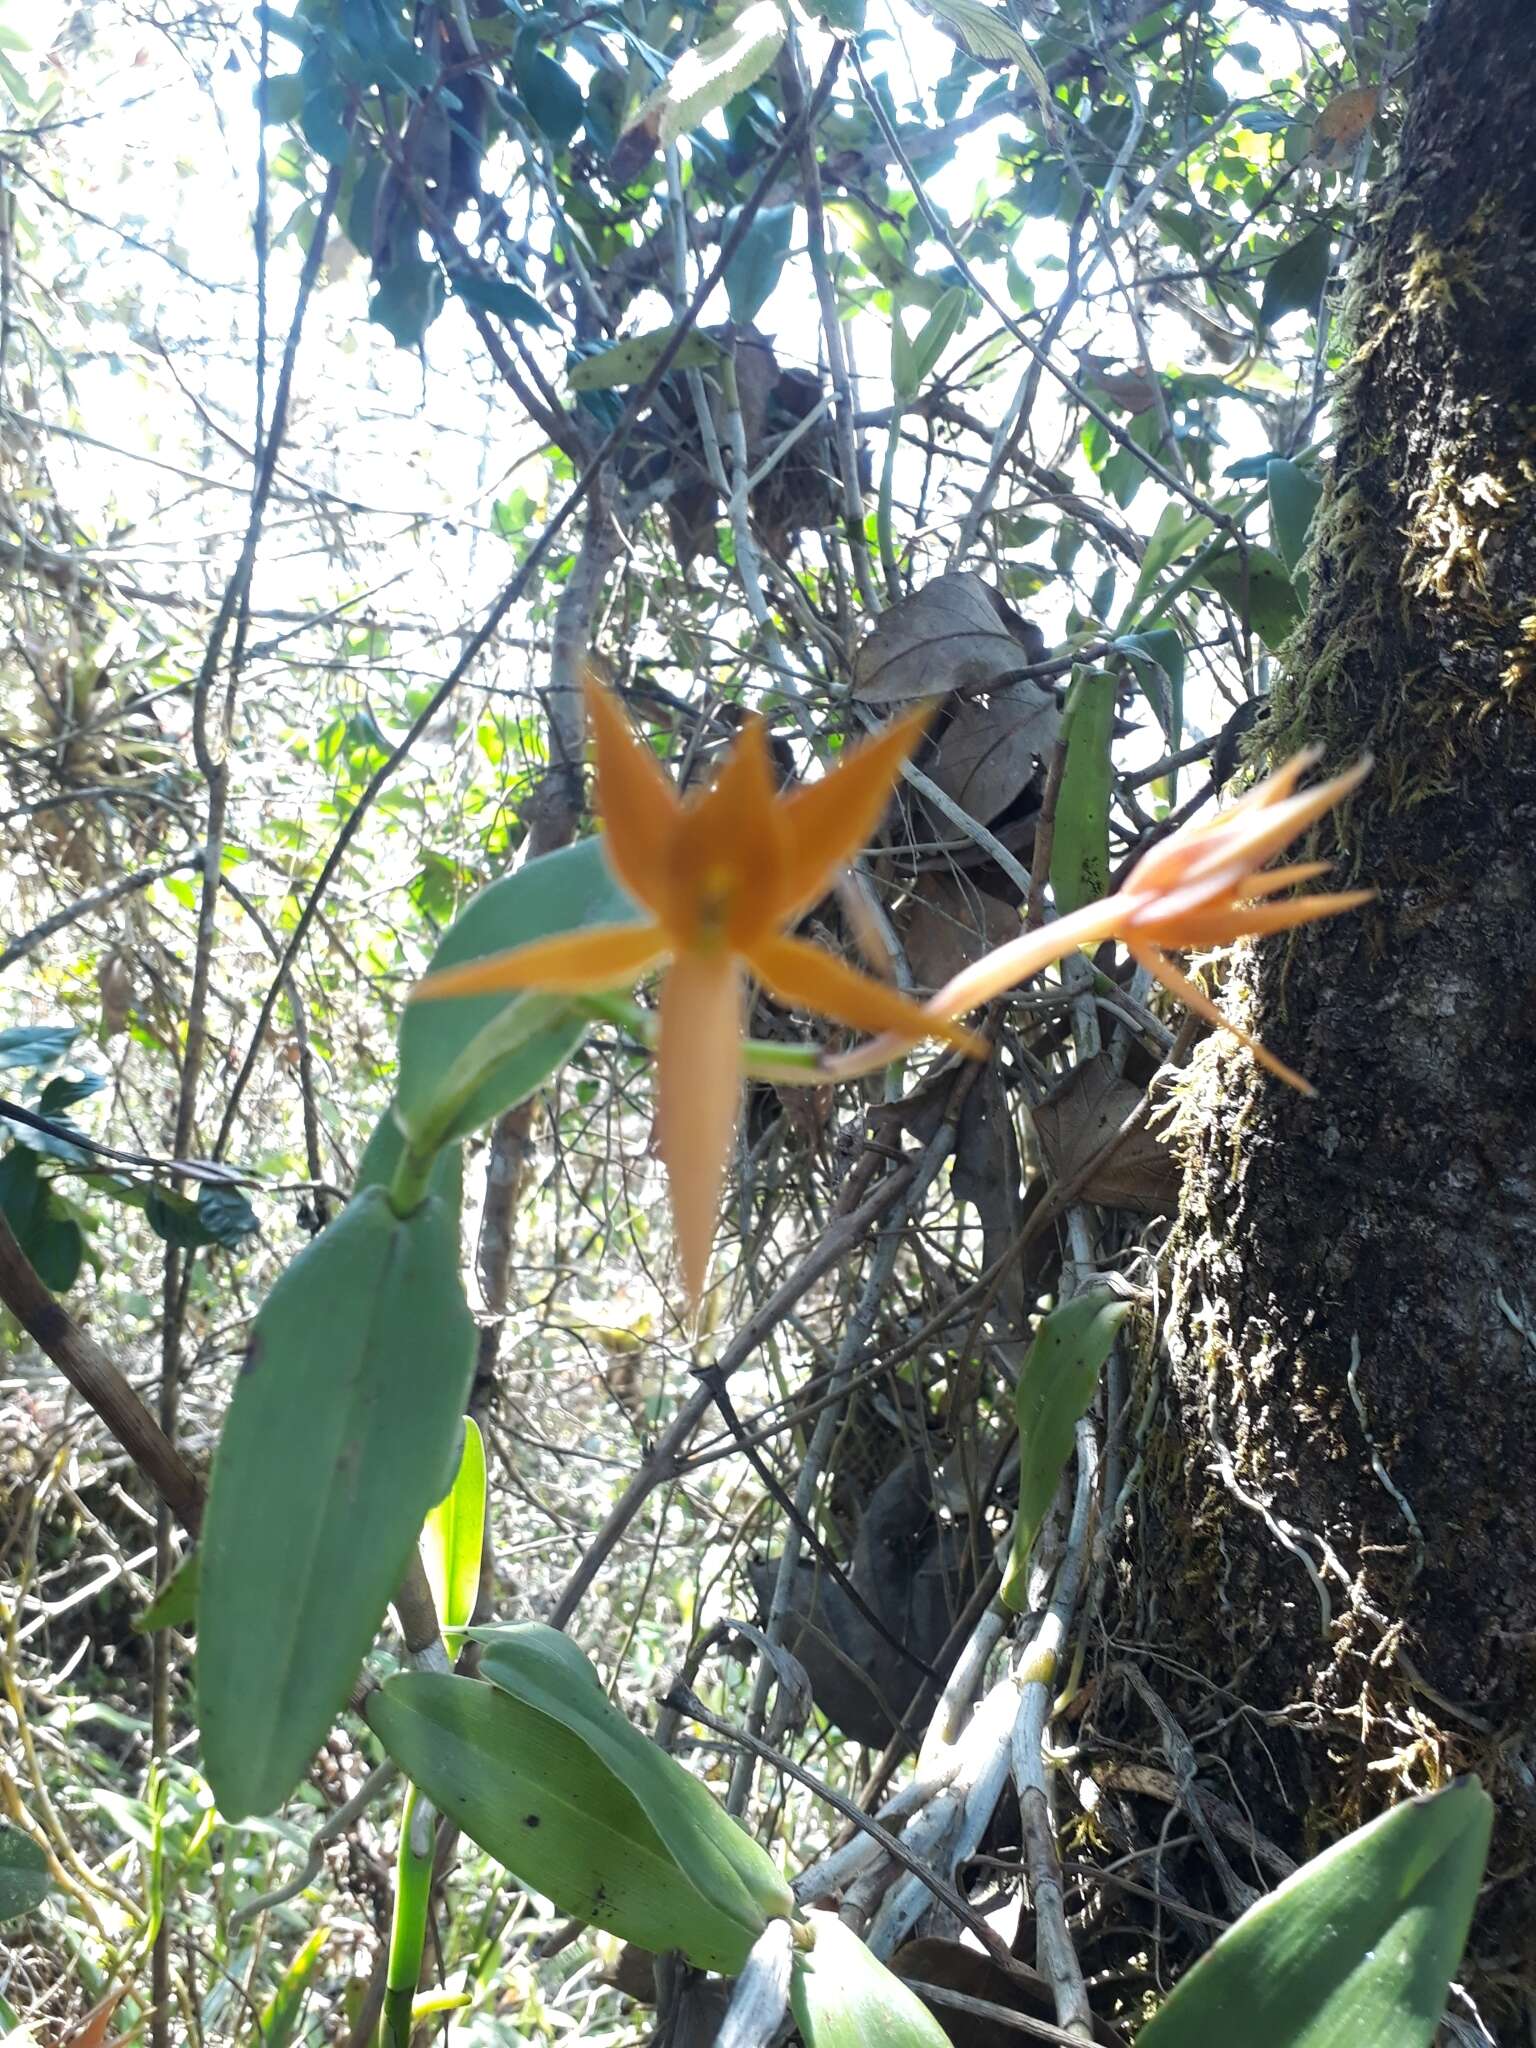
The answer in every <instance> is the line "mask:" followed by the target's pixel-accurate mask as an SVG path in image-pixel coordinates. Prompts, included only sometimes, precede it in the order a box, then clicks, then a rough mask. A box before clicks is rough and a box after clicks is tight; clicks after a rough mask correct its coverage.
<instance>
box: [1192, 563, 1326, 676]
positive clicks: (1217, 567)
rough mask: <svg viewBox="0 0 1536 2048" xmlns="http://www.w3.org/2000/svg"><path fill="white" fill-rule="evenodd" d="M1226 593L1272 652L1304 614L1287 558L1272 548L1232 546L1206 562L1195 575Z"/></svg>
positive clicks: (1215, 589)
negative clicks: (1287, 565) (1274, 553)
mask: <svg viewBox="0 0 1536 2048" xmlns="http://www.w3.org/2000/svg"><path fill="white" fill-rule="evenodd" d="M1195 580H1196V581H1197V582H1199V583H1203V584H1204V585H1205V586H1206V588H1207V589H1209V590H1214V591H1215V592H1216V594H1217V596H1218V597H1224V598H1225V599H1226V601H1227V603H1228V604H1229V605H1231V607H1232V609H1233V611H1235V612H1236V613H1237V614H1238V616H1239V617H1240V618H1241V619H1242V620H1243V621H1244V623H1245V624H1246V625H1248V626H1250V627H1251V628H1252V629H1253V631H1254V632H1255V633H1257V634H1258V636H1259V638H1260V639H1261V640H1262V641H1263V642H1264V645H1265V646H1266V647H1268V648H1269V649H1270V650H1271V651H1272V652H1273V651H1274V650H1275V649H1277V648H1280V647H1283V646H1284V645H1285V642H1286V641H1287V640H1288V639H1289V638H1290V637H1291V634H1292V632H1293V631H1294V630H1295V627H1296V624H1297V622H1298V620H1299V619H1300V617H1301V600H1300V598H1298V597H1297V595H1296V587H1295V585H1294V584H1293V583H1292V581H1291V579H1290V577H1289V576H1288V575H1287V573H1286V568H1285V564H1284V562H1282V561H1281V559H1280V557H1279V556H1278V555H1272V554H1271V553H1270V551H1269V549H1268V548H1254V547H1250V548H1243V549H1238V548H1232V549H1229V550H1228V551H1227V552H1226V553H1224V554H1219V555H1212V556H1211V557H1210V559H1209V560H1208V561H1206V562H1204V563H1202V565H1201V567H1200V571H1199V574H1198V576H1197V577H1196V579H1195Z"/></svg>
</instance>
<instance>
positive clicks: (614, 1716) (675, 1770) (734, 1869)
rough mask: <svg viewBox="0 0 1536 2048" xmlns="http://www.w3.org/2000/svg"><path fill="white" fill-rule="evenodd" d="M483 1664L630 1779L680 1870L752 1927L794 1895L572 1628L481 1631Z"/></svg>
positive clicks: (495, 1679) (494, 1678)
mask: <svg viewBox="0 0 1536 2048" xmlns="http://www.w3.org/2000/svg"><path fill="white" fill-rule="evenodd" d="M471 1633H472V1634H473V1636H474V1638H475V1640H476V1642H478V1643H480V1644H481V1645H482V1646H483V1649H482V1656H481V1667H480V1668H481V1670H482V1671H483V1673H484V1675H485V1676H486V1678H488V1679H489V1680H490V1681H491V1683H492V1684H493V1685H498V1686H500V1687H501V1688H502V1689H503V1691H506V1692H509V1693H511V1694H512V1695H513V1697H514V1698H516V1699H519V1700H521V1701H522V1702H523V1704H524V1705H525V1706H529V1707H532V1708H534V1709H536V1710H537V1711H538V1712H540V1713H542V1714H547V1715H548V1716H549V1717H550V1719H551V1720H555V1721H559V1722H560V1723H561V1725H562V1726H563V1727H566V1728H568V1729H569V1730H570V1731H571V1733H572V1734H573V1735H576V1736H578V1737H579V1738H580V1739H581V1741H583V1742H585V1743H586V1744H587V1746H588V1747H589V1748H590V1749H591V1750H592V1752H593V1754H594V1755H595V1756H597V1757H598V1758H600V1759H601V1761H602V1762H603V1763H604V1764H605V1765H606V1766H607V1768H608V1769H609V1770H611V1771H613V1772H614V1774H615V1776H616V1777H618V1779H619V1780H620V1782H621V1783H623V1784H624V1785H626V1786H627V1787H628V1788H629V1790H630V1792H631V1793H632V1794H633V1795H634V1797H635V1799H636V1800H637V1801H638V1803H639V1804H640V1806H641V1807H642V1809H643V1810H644V1812H645V1815H646V1818H647V1819H648V1820H649V1822H650V1824H651V1825H652V1827H654V1828H655V1830H656V1832H657V1834H658V1835H659V1836H660V1837H661V1839H662V1841H663V1842H664V1843H665V1844H666V1847H667V1849H668V1850H669V1851H670V1853H671V1854H672V1856H673V1858H674V1859H675V1861H676V1862H677V1864H678V1865H679V1867H680V1868H682V1869H684V1870H686V1871H687V1872H688V1874H689V1876H690V1877H691V1878H692V1879H693V1880H694V1882H695V1883H696V1884H698V1886H699V1887H700V1889H701V1890H702V1891H703V1892H704V1893H705V1894H706V1896H708V1897H709V1898H710V1899H712V1900H713V1901H714V1903H715V1904H716V1905H717V1906H718V1907H719V1909H720V1910H721V1911H722V1912H723V1913H725V1914H726V1915H727V1916H728V1917H729V1918H731V1919H733V1920H735V1921H736V1922H737V1923H738V1924H739V1925H740V1926H742V1927H743V1928H745V1929H747V1930H748V1931H749V1932H751V1933H752V1934H754V1935H755V1934H757V1933H759V1932H761V1929H762V1925H763V1922H764V1920H765V1919H771V1918H775V1917H778V1916H780V1915H783V1914H785V1913H788V1912H789V1911H790V1908H791V1905H792V1903H793V1901H792V1899H791V1896H790V1892H789V1887H788V1885H787V1884H786V1883H785V1881H784V1878H783V1876H782V1874H781V1873H780V1871H779V1868H778V1866H777V1865H776V1864H775V1863H774V1861H773V1859H772V1857H771V1856H769V1855H768V1854H767V1852H766V1851H765V1850H763V1849H762V1848H761V1847H760V1846H759V1845H758V1843H757V1842H755V1841H754V1840H753V1839H752V1837H751V1836H750V1835H749V1834H747V1833H746V1832H745V1830H744V1829H742V1828H741V1827H739V1826H738V1825H737V1823H736V1822H735V1821H734V1820H732V1819H731V1817H730V1815H729V1814H727V1813H726V1812H724V1811H723V1810H722V1808H720V1807H719V1806H717V1805H716V1803H715V1801H714V1800H713V1799H712V1798H711V1797H710V1795H709V1793H708V1792H707V1791H706V1790H705V1788H704V1787H703V1786H702V1785H701V1784H700V1783H699V1781H698V1779H697V1778H695V1777H694V1776H693V1775H692V1773H691V1772H689V1771H685V1770H684V1769H683V1767H682V1766H681V1764H679V1763H677V1762H676V1761H675V1760H674V1759H673V1758H672V1757H670V1756H668V1755H667V1753H666V1751H665V1750H663V1749H658V1748H657V1746H656V1744H655V1743H654V1742H650V1741H648V1740H647V1739H646V1737H645V1736H644V1735H642V1734H641V1733H640V1731H639V1729H638V1728H635V1727H633V1726H632V1725H631V1723H630V1722H629V1721H627V1720H626V1719H625V1717H624V1716H623V1714H621V1713H620V1712H619V1710H618V1708H617V1707H615V1706H614V1705H613V1704H612V1702H611V1701H610V1700H609V1698H608V1696H607V1694H606V1693H605V1692H604V1690H603V1687H602V1683H601V1681H600V1680H599V1678H598V1676H597V1673H596V1672H595V1671H594V1670H593V1669H592V1666H591V1665H590V1664H589V1663H588V1662H587V1660H586V1658H585V1657H584V1656H583V1655H582V1654H581V1652H580V1650H578V1649H577V1647H576V1645H575V1644H574V1643H573V1642H572V1641H571V1640H570V1638H569V1637H568V1636H564V1635H562V1634H561V1633H560V1632H559V1631H558V1630H557V1629H552V1628H544V1627H542V1626H541V1625H540V1624H538V1623H537V1622H523V1623H517V1624H514V1625H512V1626H510V1627H500V1628H480V1629H475V1630H472V1631H471Z"/></svg>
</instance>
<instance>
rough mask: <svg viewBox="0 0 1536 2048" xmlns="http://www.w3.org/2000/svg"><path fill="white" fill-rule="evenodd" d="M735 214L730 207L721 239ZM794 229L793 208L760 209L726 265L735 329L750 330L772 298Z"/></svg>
mask: <svg viewBox="0 0 1536 2048" xmlns="http://www.w3.org/2000/svg"><path fill="white" fill-rule="evenodd" d="M738 211H739V209H734V208H733V209H732V211H731V212H730V213H728V214H727V215H726V217H725V220H724V222H723V224H722V226H721V236H722V239H723V238H724V237H726V236H728V235H729V234H730V232H731V230H732V228H733V227H734V226H735V224H736V219H737V212H738ZM794 226H795V209H794V208H793V207H792V206H765V207H763V208H762V210H761V211H760V212H759V213H758V215H757V217H756V218H755V219H754V220H753V222H752V224H751V226H750V227H749V228H748V229H747V232H746V233H745V234H744V235H743V236H742V238H741V242H740V244H739V245H738V247H737V249H736V253H735V254H734V255H733V256H732V258H731V260H730V262H729V263H727V264H726V266H725V294H726V297H727V299H728V300H729V301H730V307H731V318H732V320H734V321H735V323H736V325H737V326H738V327H750V326H751V324H752V322H753V321H754V320H755V319H756V318H757V316H758V314H759V313H760V312H761V311H762V309H763V306H764V305H765V304H766V302H767V300H768V299H769V298H770V297H771V296H772V294H773V289H774V286H775V285H776V284H777V283H778V281H779V278H780V276H781V274H782V272H783V269H784V264H785V261H786V259H787V258H788V255H789V245H790V240H791V238H792V236H793V233H794Z"/></svg>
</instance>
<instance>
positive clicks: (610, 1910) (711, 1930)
mask: <svg viewBox="0 0 1536 2048" xmlns="http://www.w3.org/2000/svg"><path fill="white" fill-rule="evenodd" d="M367 1713H368V1721H369V1725H370V1726H371V1727H372V1728H373V1730H374V1732H375V1734H377V1736H378V1737H379V1740H380V1741H381V1742H382V1743H383V1744H384V1746H385V1748H386V1749H387V1750H388V1751H389V1753H390V1755H391V1756H392V1757H393V1758H394V1759H395V1761H396V1762H397V1763H398V1764H399V1765H400V1767H401V1768H402V1770H404V1771H405V1772H406V1773H407V1774H408V1775H409V1776H410V1777H411V1778H412V1780H413V1781H414V1782H415V1783H416V1784H418V1785H419V1786H420V1787H421V1789H422V1791H423V1792H425V1793H426V1795H427V1797H428V1798H429V1799H430V1800H431V1801H432V1803H433V1805H434V1806H436V1807H437V1808H438V1809H439V1810H440V1811H441V1812H443V1813H446V1814H447V1815H448V1816H449V1818H450V1819H452V1820H454V1821H457V1823H458V1824H459V1826H460V1827H462V1828H463V1830H464V1832H465V1833H466V1834H467V1835H469V1836H471V1837H472V1838H473V1839H474V1840H475V1841H476V1842H478V1843H479V1844H480V1846H481V1848H482V1849H484V1850H485V1851H486V1852H487V1854H488V1855H491V1856H494V1857H495V1858H496V1860H497V1862H498V1863H502V1864H505V1866H506V1868H507V1869H508V1870H510V1871H511V1872H512V1874H513V1876H514V1877H517V1878H520V1879H521V1880H522V1882H523V1883H524V1884H526V1885H529V1886H531V1887H532V1888H533V1889H534V1890H535V1891H539V1892H542V1893H543V1894H544V1895H545V1897H546V1898H549V1899H552V1900H553V1901H554V1903H555V1905H556V1906H557V1907H558V1908H559V1909H560V1911H561V1912H562V1913H571V1914H574V1915H576V1916H577V1917H578V1918H580V1919H582V1920H590V1921H591V1922H592V1923H593V1924H594V1925H595V1926H597V1927H605V1928H607V1929H608V1930H609V1932H610V1933H613V1934H617V1935H619V1936H621V1937H622V1938H623V1939H624V1940H626V1941H634V1942H638V1943H639V1944H640V1946H641V1947H642V1948H649V1949H655V1950H656V1951H658V1952H663V1951H666V1950H668V1949H680V1950H681V1951H682V1952H683V1954H684V1955H686V1956H687V1957H688V1959H689V1960H690V1962H693V1963H696V1964H698V1965H699V1966H700V1968H702V1969H709V1970H723V1971H725V1972H726V1973H727V1974H728V1975H734V1974H735V1973H736V1971H738V1970H739V1969H740V1968H741V1966H742V1964H743V1963H744V1962H745V1961H746V1959H747V1954H748V1952H749V1950H750V1949H751V1946H752V1942H753V1939H754V1937H755V1933H756V1932H761V1925H762V1923H759V1926H758V1928H757V1929H756V1930H754V1931H749V1930H747V1929H746V1928H744V1927H742V1926H741V1925H740V1924H739V1923H738V1922H737V1921H735V1920H732V1919H730V1918H729V1917H728V1916H727V1915H726V1914H725V1913H724V1912H723V1911H722V1910H721V1908H720V1907H719V1905H718V1904H717V1903H716V1902H715V1901H714V1900H713V1899H711V1898H709V1897H707V1896H706V1895H705V1894H704V1893H703V1892H702V1891H700V1890H699V1889H697V1888H696V1886H695V1885H694V1884H693V1883H692V1882H691V1881H690V1879H689V1877H688V1876H687V1875H686V1874H685V1873H684V1872H683V1871H682V1870H680V1869H679V1867H678V1865H677V1862H676V1861H675V1859H674V1858H673V1856H672V1854H671V1853H670V1851H669V1850H668V1849H667V1848H666V1846H665V1844H664V1843H663V1842H662V1840H661V1837H660V1836H659V1835H658V1834H657V1832H656V1830H655V1829H654V1828H653V1827H652V1826H651V1824H650V1822H649V1821H648V1820H647V1819H646V1817H645V1813H644V1811H643V1810H642V1808H641V1806H640V1803H639V1801H638V1800H637V1799H636V1798H635V1797H634V1795H633V1793H632V1792H630V1791H629V1789H628V1788H627V1787H626V1785H625V1784H624V1783H623V1782H622V1781H621V1780H620V1779H619V1778H618V1777H617V1776H615V1774H614V1773H613V1772H612V1771H610V1770H608V1769H607V1768H606V1766H605V1765H604V1764H603V1763H601V1762H600V1761H599V1760H598V1758H597V1757H596V1756H595V1755H594V1753H593V1751H592V1749H591V1748H590V1747H589V1746H588V1744H587V1743H585V1742H583V1741H582V1740H581V1739H580V1737H579V1736H576V1735H573V1734H572V1733H571V1731H570V1730H569V1729H568V1728H565V1727H563V1726H562V1725H561V1724H560V1722H559V1721H556V1720H553V1719H551V1717H550V1716H549V1715H547V1714H540V1713H538V1712H536V1711H535V1710H534V1709H533V1708H532V1707H529V1706H525V1705H524V1703H523V1702H522V1701H521V1700H519V1699H514V1698H513V1696H512V1695H511V1694H510V1693H507V1692H503V1691H502V1689H501V1688H500V1687H499V1686H495V1685H484V1684H482V1683H481V1682H480V1681H479V1680H478V1679H473V1678H451V1677H446V1676H443V1675H441V1674H438V1673H434V1672H415V1671H412V1672H404V1673H402V1674H401V1675H400V1676H399V1677H396V1678H391V1679H390V1680H388V1682H387V1683H386V1684H385V1685H384V1686H383V1687H382V1688H381V1689H380V1690H379V1691H378V1692H375V1693H372V1694H370V1695H369V1700H368V1708H367Z"/></svg>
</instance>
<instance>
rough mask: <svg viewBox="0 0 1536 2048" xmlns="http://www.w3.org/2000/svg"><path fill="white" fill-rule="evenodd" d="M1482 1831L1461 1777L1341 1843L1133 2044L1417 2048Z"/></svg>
mask: <svg viewBox="0 0 1536 2048" xmlns="http://www.w3.org/2000/svg"><path fill="white" fill-rule="evenodd" d="M1492 1826H1493V1802H1492V1801H1491V1800H1490V1799H1489V1797H1488V1795H1487V1793H1486V1792H1484V1790H1483V1788H1482V1786H1481V1785H1479V1784H1478V1782H1477V1780H1476V1779H1475V1778H1462V1779H1460V1780H1458V1781H1457V1782H1456V1783H1455V1784H1453V1785H1447V1786H1446V1787H1445V1789H1444V1790H1443V1791H1441V1792H1435V1793H1431V1794H1430V1795H1429V1796H1428V1797H1426V1798H1422V1799H1409V1800H1405V1801H1404V1802H1403V1804H1402V1805H1401V1806H1396V1807H1394V1808H1393V1809H1392V1811H1391V1812H1390V1813H1385V1814H1383V1815H1382V1816H1381V1818H1380V1819H1379V1820H1373V1821H1371V1822H1370V1823H1369V1825H1368V1826H1366V1827H1363V1828H1359V1829H1357V1830H1356V1832H1355V1833H1354V1834H1352V1835H1346V1836H1345V1838H1344V1840H1343V1841H1342V1842H1337V1843H1335V1844H1334V1846H1333V1847H1332V1848H1331V1849H1325V1850H1324V1851H1323V1853H1322V1855H1321V1856H1315V1857H1313V1859H1312V1861H1311V1862H1310V1863H1307V1864H1305V1865H1303V1867H1302V1868H1301V1869H1300V1870H1298V1871H1296V1872H1295V1874H1294V1875H1293V1876H1291V1877H1288V1878H1287V1879H1286V1880H1285V1882H1284V1883H1283V1884H1282V1885H1280V1886H1278V1887H1277V1888H1276V1890H1274V1891H1272V1892H1271V1893H1270V1894H1269V1896H1268V1897H1267V1898H1263V1899H1260V1900H1259V1902H1258V1904H1257V1905H1255V1906H1250V1907H1249V1909H1248V1911H1247V1912H1246V1913H1245V1914H1244V1915H1243V1917H1242V1918H1241V1919H1240V1920H1239V1921H1238V1922H1237V1924H1236V1926H1235V1927H1230V1928H1228V1930H1227V1932H1226V1933H1225V1934H1224V1935H1222V1937H1221V1939H1220V1940H1219V1941H1218V1942H1217V1943H1216V1946H1215V1947H1214V1948H1213V1949H1211V1950H1210V1951H1209V1952H1208V1953H1207V1954H1206V1955H1205V1956H1203V1957H1202V1958H1201V1959H1200V1961H1199V1962H1198V1963H1196V1964H1195V1966H1194V1968H1193V1969H1192V1970H1191V1971H1190V1972H1189V1974H1188V1976H1187V1977H1185V1978H1184V1979H1183V1980H1182V1981H1181V1982H1180V1983H1179V1984H1177V1985H1176V1986H1175V1987H1174V1990H1173V1992H1172V1994H1171V1995H1170V1997H1169V1999H1168V2001H1167V2003H1166V2004H1165V2005H1163V2006H1162V2007H1161V2009H1160V2010H1159V2011H1158V2012H1157V2013H1156V2014H1155V2015H1154V2016H1153V2018H1152V2019H1151V2020H1150V2021H1149V2022H1148V2023H1147V2025H1146V2026H1145V2027H1143V2028H1142V2030H1141V2032H1140V2033H1139V2034H1138V2035H1137V2037H1136V2048H1209V2044H1210V2043H1212V2042H1218V2041H1240V2042H1241V2043H1242V2044H1243V2048H1429V2043H1430V2042H1431V2041H1432V2040H1433V2039H1434V2037H1435V2033H1436V2030H1437V2028H1438V2027H1439V2025H1440V2018H1441V2015H1442V2013H1443V2012H1444V2009H1445V2000H1446V1993H1447V1991H1448V1989H1449V1986H1450V1981H1451V1977H1452V1975H1453V1974H1454V1972H1455V1969H1456V1965H1457V1963H1458V1962H1459V1961H1460V1959H1461V1952H1462V1949H1463V1947H1464V1946H1465V1944H1466V1939H1467V1929H1468V1928H1469V1926H1470V1925H1471V1922H1472V1909H1473V1906H1474V1905H1475V1904H1476V1902H1477V1891H1478V1885H1479V1883H1480V1881H1481V1879H1482V1874H1483V1866H1484V1864H1485V1862H1486V1861H1487V1856H1488V1838H1489V1834H1490V1831H1491V1829H1492Z"/></svg>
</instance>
